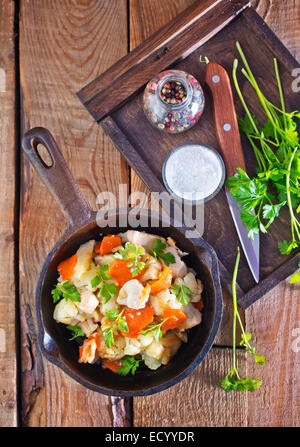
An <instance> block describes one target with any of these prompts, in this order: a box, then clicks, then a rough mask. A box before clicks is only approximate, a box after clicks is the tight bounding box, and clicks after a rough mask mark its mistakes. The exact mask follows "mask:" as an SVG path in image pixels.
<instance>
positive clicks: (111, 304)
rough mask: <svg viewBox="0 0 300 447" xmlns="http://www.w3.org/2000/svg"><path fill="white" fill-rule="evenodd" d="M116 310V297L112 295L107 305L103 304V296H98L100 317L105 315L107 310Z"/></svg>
mask: <svg viewBox="0 0 300 447" xmlns="http://www.w3.org/2000/svg"><path fill="white" fill-rule="evenodd" d="M118 308H119V305H118V303H117V297H116V296H114V295H113V296H112V297H111V298H110V300H109V301H107V303H106V302H105V298H104V296H99V309H100V312H101V313H102V315H105V314H106V311H107V310H114V309H118Z"/></svg>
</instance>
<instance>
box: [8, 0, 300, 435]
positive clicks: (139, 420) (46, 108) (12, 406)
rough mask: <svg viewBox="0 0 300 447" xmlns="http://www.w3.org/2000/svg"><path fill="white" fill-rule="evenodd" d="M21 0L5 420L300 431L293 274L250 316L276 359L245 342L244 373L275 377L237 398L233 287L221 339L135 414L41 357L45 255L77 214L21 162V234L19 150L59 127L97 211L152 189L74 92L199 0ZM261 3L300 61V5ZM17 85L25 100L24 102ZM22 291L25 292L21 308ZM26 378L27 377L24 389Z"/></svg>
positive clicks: (12, 55)
mask: <svg viewBox="0 0 300 447" xmlns="http://www.w3.org/2000/svg"><path fill="white" fill-rule="evenodd" d="M19 3H20V5H18V2H16V4H15V7H16V10H15V11H14V2H12V1H10V0H3V1H2V2H1V8H0V25H1V27H0V75H1V68H4V69H5V72H6V80H7V82H6V86H7V87H6V89H5V92H3V91H1V85H2V84H1V78H0V104H1V106H2V108H1V110H5V113H4V114H3V116H4V117H2V118H1V124H0V126H1V131H2V133H1V135H2V139H1V143H0V144H1V164H0V169H1V170H2V171H1V173H2V172H3V175H2V177H3V178H5V182H4V181H2V183H1V188H2V190H1V201H0V207H1V232H2V233H1V234H2V236H4V237H2V242H1V244H2V245H1V253H3V254H4V253H5V263H4V262H2V268H1V270H0V275H1V276H0V309H1V313H0V329H4V330H5V334H6V340H5V341H6V343H5V345H4V346H5V352H3V349H2V350H1V346H3V345H1V340H3V338H2V339H1V334H3V332H2V331H0V369H1V378H0V426H5V425H8V426H15V425H17V424H19V425H25V426H26V425H27V426H111V425H115V426H122V425H130V424H134V425H136V426H153V425H157V426H165V427H169V426H194V425H199V426H222V425H223V426H226V425H228V426H232V425H234V426H244V425H249V426H252V425H257V426H276V425H281V426H297V425H298V426H299V424H300V399H299V395H300V389H299V366H300V363H299V362H300V360H299V357H300V354H299V352H300V342H299V340H298V338H299V335H300V321H299V320H300V307H299V302H298V301H299V286H298V287H297V286H291V285H289V284H288V281H284V282H283V283H281V284H280V285H278V286H277V287H276V288H275V289H273V290H272V291H271V292H270V293H268V294H267V295H266V296H265V297H264V298H263V299H261V300H260V301H258V302H257V303H255V304H254V305H253V307H251V308H249V309H248V310H247V311H246V312H245V318H246V323H247V329H248V330H249V331H250V332H252V334H253V336H254V340H255V342H256V347H257V351H258V352H260V353H262V354H264V355H266V356H267V360H268V363H267V365H266V366H264V367H263V368H261V367H259V366H256V365H254V364H253V362H252V361H251V359H250V361H247V360H246V356H245V353H244V352H241V351H239V355H238V361H239V365H240V368H241V372H242V373H245V374H246V373H247V374H251V375H253V376H254V375H255V376H258V377H261V378H263V379H264V384H263V386H262V388H261V389H260V390H258V391H257V392H255V393H253V394H252V393H249V394H237V393H231V394H229V395H228V394H226V393H225V392H224V391H223V390H222V389H220V387H219V380H220V379H221V378H222V377H223V375H224V374H225V373H226V372H227V370H228V369H229V368H230V359H231V350H230V349H228V346H230V344H231V335H230V332H231V303H230V296H229V295H225V296H224V301H225V304H226V305H225V312H224V317H223V323H222V329H221V331H220V333H219V335H218V338H217V340H216V346H215V347H214V348H213V349H212V350H211V352H210V353H209V354H208V356H207V358H206V359H205V361H204V362H203V364H202V365H201V366H200V367H199V368H197V370H196V371H194V373H193V374H192V375H191V376H190V377H189V378H187V379H185V380H184V381H183V382H181V383H180V384H178V385H177V386H175V387H173V388H170V389H169V390H166V391H164V392H162V393H159V394H157V395H154V396H148V397H145V398H142V397H140V398H135V399H133V414H132V413H131V403H132V402H131V401H130V400H124V399H114V398H109V397H107V396H103V395H100V394H96V393H93V392H91V391H89V390H86V389H84V388H83V387H82V386H81V385H79V384H77V383H75V382H74V381H73V380H72V379H70V378H69V377H68V376H66V375H65V374H64V373H63V372H61V371H60V370H59V369H58V368H56V367H55V366H53V365H52V364H50V363H49V362H46V361H44V360H43V359H42V358H41V356H40V354H39V351H38V349H37V346H36V327H35V311H34V288H35V284H36V279H37V276H38V273H39V270H40V268H41V265H42V263H43V260H44V258H45V256H46V254H47V253H48V251H49V250H50V248H51V247H52V246H53V244H54V243H55V241H57V240H58V238H59V236H60V235H61V234H62V231H63V229H64V226H65V220H64V218H63V216H62V215H61V213H60V211H59V210H58V208H57V206H56V204H55V203H54V200H53V199H52V198H51V196H50V195H49V193H48V191H47V190H46V188H45V187H44V185H43V184H42V182H41V181H40V180H39V178H38V177H37V175H36V174H35V172H34V171H33V169H32V168H31V167H30V166H29V163H28V162H27V160H25V159H24V158H23V157H22V159H21V173H22V177H21V185H20V186H21V193H20V208H21V209H20V224H19V229H18V228H16V227H17V225H14V211H15V209H17V208H15V207H14V188H15V185H16V186H17V188H18V187H19V185H18V182H16V183H15V178H18V176H19V175H20V173H19V172H18V169H19V166H18V163H16V165H15V160H14V157H15V154H17V159H18V157H19V156H20V151H19V144H18V134H19V133H20V135H22V133H23V132H24V131H25V130H27V129H28V128H30V127H33V126H36V125H42V126H45V127H47V128H49V130H50V131H51V132H52V133H53V135H54V136H55V138H56V139H57V142H58V143H59V145H60V147H61V149H62V151H63V154H64V156H65V157H66V160H67V162H68V164H69V166H70V169H71V171H72V173H73V175H74V177H75V180H76V181H77V182H78V184H79V186H80V188H81V190H82V192H83V194H84V196H85V198H86V199H87V200H88V201H89V203H90V204H91V206H92V207H93V208H94V209H96V208H97V206H96V196H97V194H98V193H99V192H101V191H105V190H109V191H113V192H117V191H118V185H119V184H120V183H121V184H124V185H127V186H128V192H130V191H147V190H146V189H145V187H144V186H143V185H142V183H141V181H140V179H139V178H138V177H137V176H136V175H135V174H134V173H133V171H131V170H129V169H128V167H127V165H126V163H125V162H124V160H123V159H122V157H121V156H120V155H119V153H118V151H117V150H116V149H115V148H114V147H113V145H112V143H111V142H110V140H109V138H108V137H106V136H105V135H104V133H103V131H102V129H101V128H100V127H99V126H98V125H97V124H96V123H95V122H94V120H93V119H92V118H91V116H90V115H89V114H88V112H87V111H86V110H85V109H84V107H83V106H82V105H81V104H80V101H79V100H78V99H77V98H76V96H75V92H76V91H78V90H79V89H80V88H81V87H82V86H83V85H86V84H87V83H88V82H90V81H91V80H93V79H95V78H96V77H97V76H98V75H100V74H101V73H102V72H104V71H105V70H106V69H107V68H109V67H110V66H111V65H112V64H113V63H115V62H116V61H118V60H119V59H120V58H121V57H122V56H124V55H125V54H126V53H127V52H128V49H133V48H134V47H135V46H137V45H138V44H139V43H141V42H142V41H143V40H144V39H146V38H147V37H149V36H150V35H151V34H152V33H153V32H155V31H156V30H157V29H159V28H160V27H161V26H163V25H164V24H165V23H167V22H168V21H169V20H171V19H172V18H174V17H175V16H176V15H177V14H179V13H180V12H181V11H182V10H183V9H185V8H186V7H188V6H189V5H190V4H191V3H193V0H178V1H176V2H174V1H171V0H164V1H161V0H129V1H128V2H127V1H126V0H115V1H114V2H111V1H110V0H101V1H98V0H89V1H88V0H84V1H83V0H77V1H71V0H70V1H61V0H53V1H51V2H49V1H48V0H41V1H39V2H35V1H34V0H30V1H26V0H21V1H20V2H19ZM253 4H254V6H255V7H256V8H257V11H258V12H259V14H261V16H262V17H263V18H264V19H265V20H266V21H267V23H268V24H269V25H270V27H271V28H272V29H273V30H274V31H275V33H276V34H277V35H278V37H279V38H280V39H281V40H282V41H283V43H284V44H285V45H286V46H287V47H288V48H289V49H290V51H291V52H292V53H293V54H294V56H296V57H297V58H298V60H299V59H300V53H299V38H298V36H299V32H300V4H299V2H298V1H297V0H260V1H254V2H253ZM16 24H17V26H16ZM15 28H17V29H15ZM111 36H113V38H111ZM18 44H19V48H18ZM15 49H16V50H15ZM15 63H16V64H18V63H19V70H15ZM18 71H19V74H20V79H19V74H18ZM15 79H16V81H17V84H16V90H15V84H14V82H15ZM18 83H20V87H21V89H20V98H19V102H20V104H18V100H17V101H16V98H15V94H16V95H17V96H18V94H19V85H18ZM15 166H16V169H17V171H16V172H15ZM15 176H16V177H15ZM17 197H18V191H17ZM124 205H125V203H124ZM16 206H17V207H18V200H17V204H16ZM13 235H14V238H13ZM19 238H20V246H19V251H20V253H19V261H20V269H19V275H17V276H16V277H15V267H14V254H15V256H16V262H18V259H17V258H18V247H16V250H15V252H14V241H15V242H16V243H17V241H18V240H19ZM4 266H5V269H4ZM18 277H19V278H18ZM15 287H17V289H19V292H20V293H19V296H17V297H16V306H17V307H15V301H14V299H15V290H14V289H15ZM15 308H16V309H17V315H16V317H17V325H16V332H15V326H14V323H15ZM19 315H20V321H19V318H18V317H19ZM19 329H20V330H19ZM19 332H20V334H19ZM15 333H16V334H17V340H16V339H15ZM16 344H17V347H16ZM19 354H20V357H21V362H20V365H19V371H18V373H17V369H16V361H17V359H18V357H19ZM17 376H19V377H20V379H21V380H20V383H19V384H18V388H17Z"/></svg>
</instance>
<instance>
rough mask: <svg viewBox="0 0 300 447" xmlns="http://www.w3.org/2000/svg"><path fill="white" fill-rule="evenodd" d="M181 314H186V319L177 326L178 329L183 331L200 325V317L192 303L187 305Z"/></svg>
mask: <svg viewBox="0 0 300 447" xmlns="http://www.w3.org/2000/svg"><path fill="white" fill-rule="evenodd" d="M182 310H183V312H184V313H185V314H186V316H187V319H186V320H185V321H184V322H183V323H181V325H180V326H178V329H180V330H185V329H190V328H192V327H194V326H197V325H198V324H200V323H201V320H202V316H201V313H200V312H199V310H198V309H196V307H195V306H193V304H192V303H188V304H187V305H186V306H184V307H183V308H182Z"/></svg>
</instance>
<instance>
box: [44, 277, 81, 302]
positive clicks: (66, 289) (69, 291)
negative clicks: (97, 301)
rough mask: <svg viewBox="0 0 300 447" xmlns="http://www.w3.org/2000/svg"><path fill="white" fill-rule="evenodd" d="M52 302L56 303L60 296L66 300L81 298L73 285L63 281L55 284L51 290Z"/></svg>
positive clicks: (78, 299)
mask: <svg viewBox="0 0 300 447" xmlns="http://www.w3.org/2000/svg"><path fill="white" fill-rule="evenodd" d="M51 294H52V297H53V302H54V304H55V303H57V302H58V301H59V300H60V298H64V299H65V300H66V301H68V300H70V301H77V302H79V301H80V300H81V298H80V293H79V292H78V290H77V289H76V287H75V286H73V285H72V284H70V283H69V281H65V282H63V283H59V284H56V286H55V287H54V288H53V289H52V290H51Z"/></svg>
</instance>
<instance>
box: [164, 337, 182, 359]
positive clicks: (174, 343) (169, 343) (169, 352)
mask: <svg viewBox="0 0 300 447" xmlns="http://www.w3.org/2000/svg"><path fill="white" fill-rule="evenodd" d="M161 344H162V345H163V347H164V348H165V350H164V353H163V356H162V359H161V360H162V364H163V365H167V364H168V363H169V361H170V360H171V358H172V357H173V356H174V355H175V354H176V352H177V351H178V349H179V348H180V346H181V340H180V339H179V338H178V337H177V335H176V334H175V333H174V332H170V331H169V332H167V333H166V334H164V336H163V337H162V338H161Z"/></svg>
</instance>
